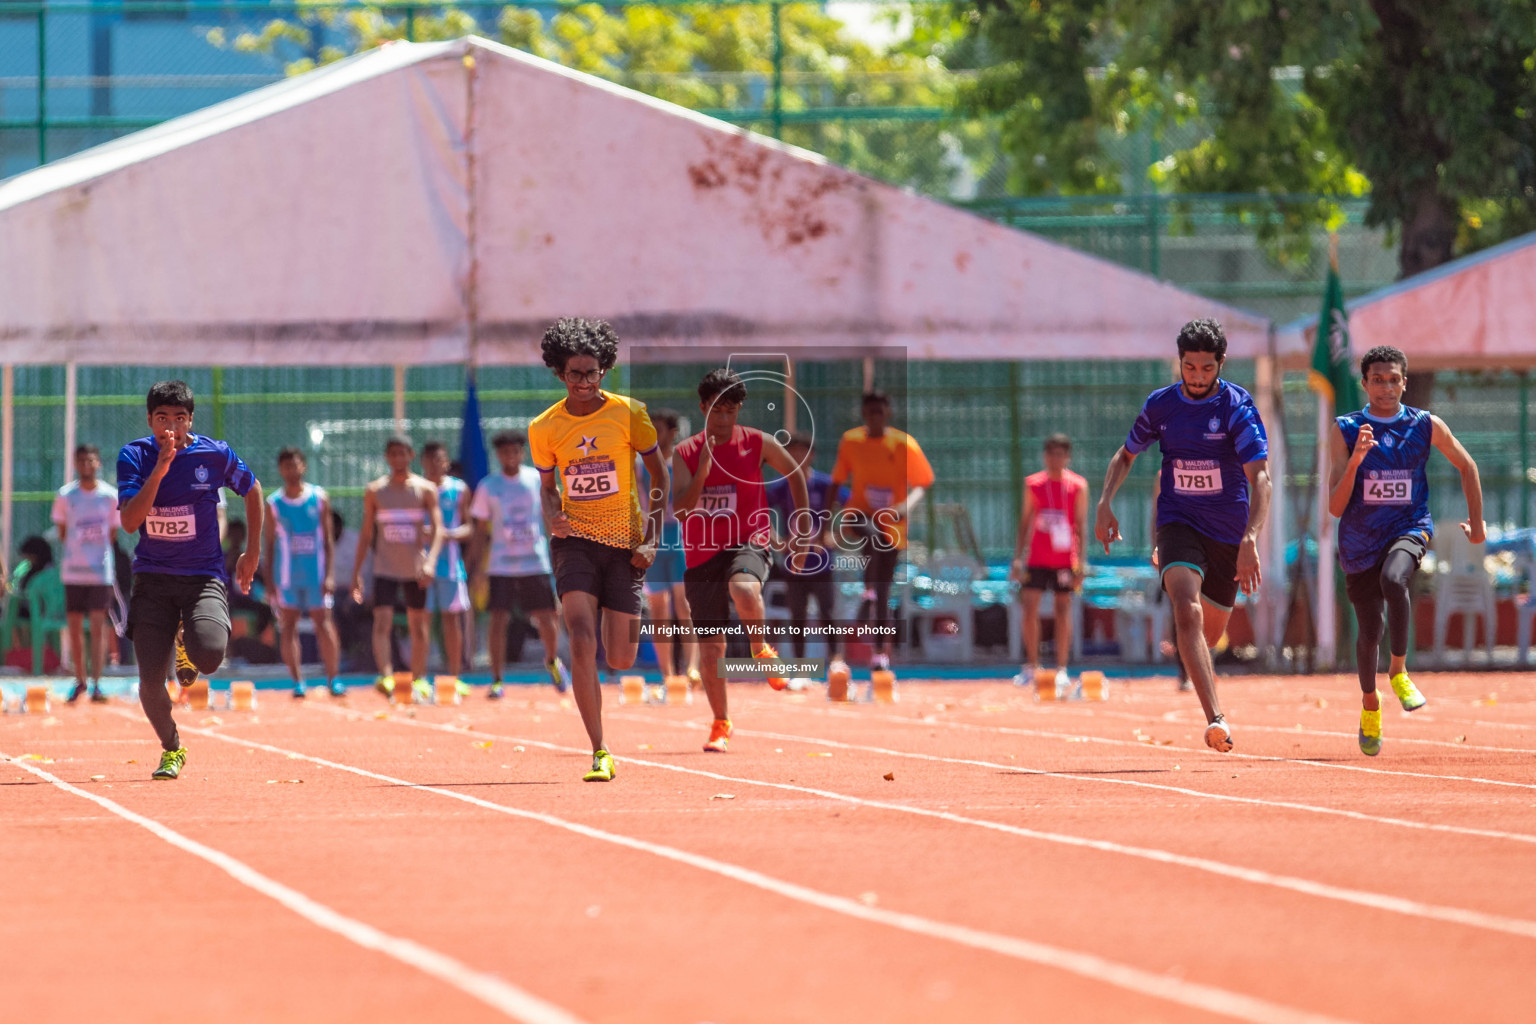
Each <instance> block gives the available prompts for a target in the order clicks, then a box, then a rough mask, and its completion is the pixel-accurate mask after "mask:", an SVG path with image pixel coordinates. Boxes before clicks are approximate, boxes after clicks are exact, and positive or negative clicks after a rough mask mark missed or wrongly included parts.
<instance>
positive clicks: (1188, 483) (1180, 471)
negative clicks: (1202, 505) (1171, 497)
mask: <svg viewBox="0 0 1536 1024" xmlns="http://www.w3.org/2000/svg"><path fill="white" fill-rule="evenodd" d="M1173 492H1174V493H1175V494H1220V493H1221V464H1220V463H1218V462H1217V461H1216V460H1215V459H1174V460H1173Z"/></svg>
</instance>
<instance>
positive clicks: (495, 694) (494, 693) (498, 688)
mask: <svg viewBox="0 0 1536 1024" xmlns="http://www.w3.org/2000/svg"><path fill="white" fill-rule="evenodd" d="M485 695H486V697H487V698H488V699H490V700H501V698H502V697H504V696H505V695H506V688H505V687H503V686H502V685H501V683H500V682H495V683H492V684H491V688H490V689H489V690H487V691H486V693H485Z"/></svg>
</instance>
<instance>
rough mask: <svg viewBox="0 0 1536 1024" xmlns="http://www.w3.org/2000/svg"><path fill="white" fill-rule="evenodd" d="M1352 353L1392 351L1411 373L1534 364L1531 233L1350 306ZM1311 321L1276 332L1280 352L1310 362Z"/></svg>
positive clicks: (1535, 281)
mask: <svg viewBox="0 0 1536 1024" xmlns="http://www.w3.org/2000/svg"><path fill="white" fill-rule="evenodd" d="M1348 309H1349V346H1350V352H1351V353H1352V354H1353V355H1354V356H1356V357H1359V356H1363V355H1364V354H1365V353H1366V352H1367V351H1369V350H1370V349H1372V348H1374V347H1375V346H1377V345H1395V346H1396V347H1398V348H1400V349H1402V350H1403V351H1404V352H1406V353H1407V355H1408V360H1409V364H1410V365H1411V366H1414V367H1416V368H1422V369H1426V370H1433V369H1481V368H1501V369H1504V368H1507V369H1523V368H1529V367H1532V366H1536V232H1533V233H1531V234H1528V235H1521V236H1520V237H1519V238H1512V239H1510V240H1509V241H1507V242H1504V243H1502V244H1500V245H1496V246H1494V247H1493V248H1491V249H1485V250H1483V251H1482V252H1478V253H1473V254H1472V255H1471V256H1465V257H1463V258H1461V259H1459V260H1454V261H1452V262H1450V263H1446V264H1444V265H1442V266H1439V267H1436V268H1435V269H1434V270H1430V271H1427V272H1425V273H1423V274H1418V275H1415V276H1414V277H1410V278H1408V279H1407V280H1405V281H1399V282H1397V283H1396V284H1393V285H1390V286H1388V287H1386V288H1382V289H1379V290H1377V291H1374V292H1371V293H1370V294H1369V295H1362V296H1360V297H1359V298H1357V299H1355V300H1353V301H1352V302H1350V303H1348ZM1316 335H1317V317H1315V316H1310V317H1303V318H1302V319H1300V320H1296V321H1293V322H1292V323H1289V324H1286V325H1285V326H1284V327H1282V328H1280V330H1279V332H1278V338H1277V340H1278V343H1279V346H1280V349H1281V351H1282V352H1285V353H1286V354H1287V355H1290V354H1296V355H1299V356H1300V357H1301V358H1303V359H1306V358H1308V357H1310V355H1311V352H1312V343H1313V339H1314V338H1315V337H1316Z"/></svg>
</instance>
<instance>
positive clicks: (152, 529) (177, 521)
mask: <svg viewBox="0 0 1536 1024" xmlns="http://www.w3.org/2000/svg"><path fill="white" fill-rule="evenodd" d="M144 536H146V537H152V538H154V539H155V540H169V541H183V540H196V539H197V516H196V515H194V514H193V512H192V506H191V505H172V506H169V507H167V508H152V509H150V510H149V517H148V518H147V519H145V520H144Z"/></svg>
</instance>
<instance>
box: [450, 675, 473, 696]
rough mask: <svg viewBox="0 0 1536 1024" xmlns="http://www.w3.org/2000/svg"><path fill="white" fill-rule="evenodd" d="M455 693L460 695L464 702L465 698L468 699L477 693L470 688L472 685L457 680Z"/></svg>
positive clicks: (454, 688)
mask: <svg viewBox="0 0 1536 1024" xmlns="http://www.w3.org/2000/svg"><path fill="white" fill-rule="evenodd" d="M453 691H454V692H455V693H457V694H458V695H459V699H460V700H463V699H464V698H465V697H468V696H469V695H470V694H472V693H474V692H475V691H474V690H472V689H471V688H470V685H469V684H468V683H466V682H465V681H464V680H462V679H455V680H454V681H453Z"/></svg>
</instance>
